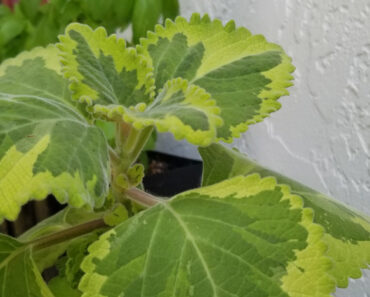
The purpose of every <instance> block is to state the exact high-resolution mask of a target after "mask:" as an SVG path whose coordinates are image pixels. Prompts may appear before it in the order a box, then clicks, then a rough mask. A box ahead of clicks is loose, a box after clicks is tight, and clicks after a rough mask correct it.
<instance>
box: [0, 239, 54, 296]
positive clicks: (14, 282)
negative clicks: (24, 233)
mask: <svg viewBox="0 0 370 297" xmlns="http://www.w3.org/2000/svg"><path fill="white" fill-rule="evenodd" d="M31 253H32V251H31V250H30V249H28V248H26V246H25V245H23V244H21V243H20V242H18V241H17V240H15V239H13V238H11V237H8V236H6V235H3V234H0V294H1V295H0V296H2V297H35V296H37V297H53V296H54V295H53V294H52V293H51V292H50V290H49V288H48V286H47V285H46V283H45V282H44V280H43V279H42V276H41V274H40V272H39V271H38V269H37V267H36V265H35V263H34V261H33V260H32V256H31Z"/></svg>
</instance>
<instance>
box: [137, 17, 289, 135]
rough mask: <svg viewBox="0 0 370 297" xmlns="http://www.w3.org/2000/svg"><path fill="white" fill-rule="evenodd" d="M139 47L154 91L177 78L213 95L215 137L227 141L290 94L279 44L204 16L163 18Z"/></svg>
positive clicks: (277, 105) (286, 71)
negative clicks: (217, 118)
mask: <svg viewBox="0 0 370 297" xmlns="http://www.w3.org/2000/svg"><path fill="white" fill-rule="evenodd" d="M137 49H138V52H139V53H140V54H143V55H145V56H146V57H147V58H148V59H149V60H150V61H151V63H152V66H153V68H154V77H155V85H156V89H157V91H159V90H160V89H161V88H162V87H163V85H164V84H165V83H166V81H168V80H170V79H172V78H177V77H181V78H183V79H187V80H189V82H190V83H191V84H195V85H198V86H200V87H201V88H203V89H205V90H206V91H207V92H208V93H210V94H211V97H212V99H214V100H216V104H217V106H219V107H220V109H221V117H222V118H223V120H224V125H223V126H221V127H218V129H217V136H218V138H220V139H222V140H226V141H231V140H232V138H233V137H238V136H239V134H240V132H244V131H245V130H246V129H247V127H248V125H249V124H253V123H255V122H258V121H261V120H262V119H263V118H264V117H266V116H267V115H268V114H269V113H270V112H272V111H275V110H277V109H278V108H279V107H280V104H279V103H278V102H277V101H276V100H277V99H278V98H279V97H280V96H283V95H287V94H288V92H287V90H286V88H287V87H289V86H290V85H291V82H290V80H291V79H292V76H291V75H290V73H291V72H292V71H293V70H294V67H293V66H292V65H291V63H290V58H289V57H288V56H287V55H286V54H285V53H284V51H283V50H282V49H281V48H280V47H279V46H278V45H276V44H272V43H269V42H267V41H266V40H265V39H264V37H263V36H261V35H252V34H251V33H250V32H249V31H248V30H246V29H245V28H237V29H236V28H235V24H234V23H233V22H230V23H228V24H227V25H226V26H223V25H222V23H221V21H219V20H214V21H211V20H210V19H209V17H208V16H207V15H205V16H204V17H203V18H200V16H199V15H198V14H194V15H193V16H192V18H191V19H190V21H189V22H188V21H186V20H185V19H184V18H181V17H178V18H177V19H176V21H175V22H172V21H170V20H167V22H166V26H165V27H162V26H160V25H157V26H156V29H155V33H149V34H148V38H147V39H142V40H141V45H140V46H139V47H138V48H137Z"/></svg>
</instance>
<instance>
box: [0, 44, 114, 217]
mask: <svg viewBox="0 0 370 297" xmlns="http://www.w3.org/2000/svg"><path fill="white" fill-rule="evenodd" d="M108 161H109V160H108V152H107V144H106V140H105V137H104V135H103V133H102V132H101V131H100V130H99V129H98V128H96V127H95V126H93V125H91V124H89V122H88V120H87V119H86V118H85V116H84V114H83V112H81V109H80V108H79V106H78V103H75V102H73V101H71V100H70V95H69V92H68V83H67V81H66V80H65V79H64V78H63V77H62V75H61V70H60V66H59V60H58V51H57V49H56V48H55V47H48V48H47V49H42V48H37V49H35V50H33V51H31V52H26V53H23V54H21V55H20V56H18V57H16V58H14V59H10V60H8V61H6V62H4V63H3V64H2V66H1V67H0V188H1V190H2V191H1V192H0V220H2V219H3V218H6V219H9V220H14V219H16V217H17V215H18V213H19V210H20V207H21V206H22V205H23V204H25V203H27V202H28V201H29V200H31V199H38V200H41V199H44V198H45V197H46V196H47V195H48V194H51V193H52V194H54V196H55V197H56V198H57V200H58V201H59V202H61V203H66V202H68V203H70V204H71V205H73V206H75V207H81V206H83V205H89V206H90V207H94V206H100V205H102V203H103V201H104V198H105V195H106V193H107V190H108V185H109V175H108V166H109V164H108Z"/></svg>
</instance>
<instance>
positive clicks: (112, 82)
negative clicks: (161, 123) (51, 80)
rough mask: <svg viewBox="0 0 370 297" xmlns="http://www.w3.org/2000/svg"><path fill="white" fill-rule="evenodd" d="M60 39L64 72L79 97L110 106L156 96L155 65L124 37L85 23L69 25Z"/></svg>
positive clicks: (148, 100)
mask: <svg viewBox="0 0 370 297" xmlns="http://www.w3.org/2000/svg"><path fill="white" fill-rule="evenodd" d="M59 39H60V41H61V43H60V44H59V45H58V46H59V48H60V50H61V51H62V57H63V60H62V63H63V64H64V65H65V67H64V73H65V76H66V77H67V78H68V79H69V80H70V81H71V82H72V83H71V86H70V88H71V90H72V92H73V97H74V98H75V99H76V100H80V101H82V102H87V103H88V104H100V105H108V106H109V105H117V104H121V105H125V106H130V105H136V104H137V103H140V102H144V103H149V102H150V101H151V100H152V96H153V94H152V93H153V92H152V91H153V83H154V82H153V78H152V77H151V72H152V69H151V68H149V67H147V63H146V61H145V60H143V59H142V58H141V57H139V56H138V55H137V54H136V51H135V50H134V49H128V48H126V45H125V41H124V40H123V39H119V38H117V37H116V35H111V36H109V37H107V32H106V31H105V29H104V28H102V27H100V28H98V29H96V30H95V31H93V30H92V29H91V28H90V27H89V26H86V25H81V24H71V25H69V26H68V27H67V29H66V34H65V35H63V36H60V37H59Z"/></svg>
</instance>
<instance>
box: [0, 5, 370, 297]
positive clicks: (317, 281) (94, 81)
mask: <svg viewBox="0 0 370 297" xmlns="http://www.w3.org/2000/svg"><path fill="white" fill-rule="evenodd" d="M144 3H145V4H144ZM153 3H154V2H153ZM153 3H152V2H151V1H143V2H141V1H137V5H142V6H141V8H140V9H141V10H140V12H137V14H138V15H139V14H140V13H143V12H142V11H144V10H145V9H149V10H153V8H151V6H150V5H152V4H153ZM173 4H174V3H172V2H170V1H164V2H163V6H162V8H165V11H166V13H167V14H165V15H168V16H169V15H170V14H171V11H173V9H175V8H176V7H175V6H173ZM144 8H145V9H144ZM99 12H101V11H97V12H96V13H97V14H98V13H99ZM134 15H135V14H134ZM149 21H150V20H148V22H149ZM140 30H141V29H140ZM59 38H60V42H59V43H58V44H57V45H51V46H48V47H47V48H36V49H34V50H32V51H30V52H24V53H22V54H20V55H19V56H17V57H16V58H14V59H9V60H6V61H5V62H4V63H3V64H2V65H1V66H0V189H1V191H0V202H1V203H0V219H1V220H2V219H4V218H5V219H9V220H15V219H16V218H17V216H18V214H19V211H20V208H21V207H22V205H24V204H25V203H27V202H28V201H30V200H32V199H44V198H45V197H46V196H47V195H48V194H53V195H54V196H55V197H56V198H57V200H58V201H59V202H61V203H68V207H67V208H66V209H65V210H63V211H62V212H60V213H58V214H56V215H55V216H53V217H51V218H49V219H47V220H45V221H43V222H41V223H39V224H38V225H36V226H35V227H33V228H32V229H30V230H29V231H28V232H27V233H25V234H24V235H22V236H21V237H20V238H18V239H15V238H11V237H8V236H5V235H0V292H2V295H1V296H4V297H8V296H9V297H10V296H22V297H23V296H48V297H52V296H54V297H63V296H82V297H123V296H142V297H143V296H147V297H149V296H156V297H170V296H177V297H208V296H209V297H244V296H247V297H278V296H279V297H302V296H310V297H329V296H330V294H331V293H332V292H334V290H335V287H336V286H337V287H346V286H347V285H348V279H349V278H358V277H360V276H361V269H363V268H368V267H369V264H370V253H369V251H370V218H369V217H367V216H365V215H363V214H360V213H358V212H357V211H355V210H351V209H349V208H347V207H345V206H343V205H341V204H339V203H338V202H336V201H334V200H332V199H330V198H328V197H326V196H324V195H322V194H320V193H317V192H315V191H313V190H312V189H309V188H307V187H305V186H303V185H301V184H299V183H297V182H295V181H292V180H290V179H288V178H286V177H283V176H281V175H279V174H277V173H275V172H273V171H270V170H268V169H265V168H263V167H261V166H259V165H257V164H255V163H254V162H252V161H251V160H249V159H248V158H246V157H245V156H243V155H242V154H240V153H238V152H236V151H234V150H231V149H228V148H225V147H224V146H222V145H220V144H217V142H218V141H219V140H223V141H229V142H230V141H232V139H233V138H235V137H238V136H239V135H240V133H242V132H244V131H245V130H246V129H247V128H248V126H249V125H251V124H254V123H256V122H259V121H261V120H263V118H265V117H266V116H268V114H269V113H271V112H273V111H275V110H277V109H278V108H279V107H280V104H279V103H278V102H277V100H278V99H279V97H281V96H283V95H286V94H287V93H288V92H287V90H286V88H287V87H289V86H290V85H291V80H292V76H291V72H292V71H293V70H294V67H293V66H292V64H291V60H290V58H289V57H288V56H287V55H286V54H285V52H284V51H283V50H282V48H281V47H279V46H278V45H275V44H272V43H269V42H268V41H266V40H265V38H264V37H263V36H261V35H252V34H251V33H250V32H249V31H248V30H246V29H245V28H236V27H235V24H234V23H233V22H229V23H227V24H226V25H223V24H222V23H221V22H220V21H219V20H210V18H209V17H208V16H207V15H206V16H204V17H200V16H199V15H198V14H194V15H193V16H192V18H191V19H190V21H187V20H185V19H184V18H177V19H176V20H175V21H170V20H167V21H166V22H165V25H164V26H162V25H157V26H156V28H155V30H154V32H149V33H148V35H147V38H146V39H141V41H140V44H139V45H137V46H136V47H130V46H128V45H127V44H126V42H125V41H124V40H123V39H119V38H117V36H116V35H110V36H109V35H108V34H107V31H106V30H105V29H104V28H102V27H99V28H97V29H95V30H93V29H92V28H91V27H90V26H87V25H81V24H77V23H74V24H71V25H69V26H68V27H67V28H66V31H65V34H64V35H62V36H60V37H59ZM155 129H156V130H157V131H158V132H167V131H168V132H171V133H173V134H174V136H175V137H176V138H177V139H186V140H187V141H189V142H190V143H193V144H195V145H198V146H199V147H200V148H199V150H200V154H201V156H202V158H203V161H204V170H203V181H202V183H203V184H202V187H200V188H197V189H193V190H190V191H186V192H183V193H180V194H178V195H176V196H174V197H166V198H163V197H154V196H153V195H151V194H149V193H147V192H145V191H144V190H143V188H142V185H141V182H142V178H143V174H144V172H143V166H142V165H141V164H139V163H137V160H138V158H139V156H140V153H141V151H142V150H143V148H144V147H145V145H146V143H147V141H148V139H150V137H151V135H152V133H153V130H155ZM50 266H56V267H57V268H58V271H59V275H58V276H57V277H56V278H54V279H53V280H52V281H50V282H49V283H48V284H46V282H45V281H44V280H43V279H42V277H41V272H42V271H44V269H46V268H48V267H50ZM20 283H25V284H26V285H25V286H20V285H19V284H20ZM1 290H2V291H1Z"/></svg>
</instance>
